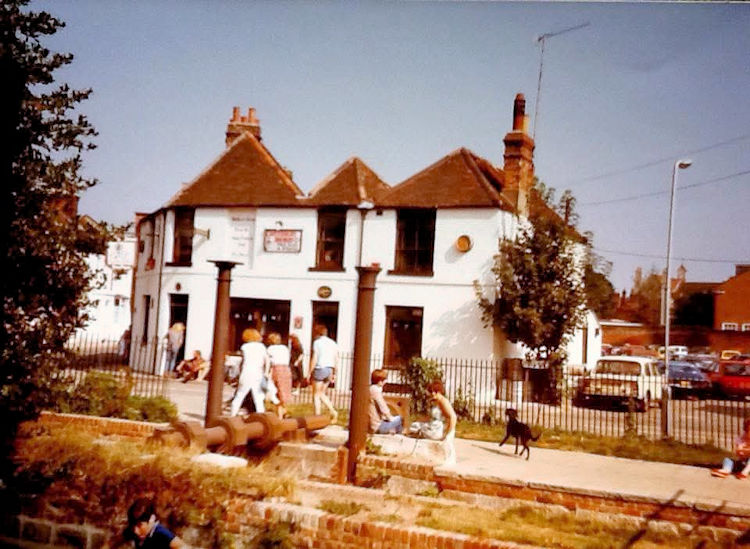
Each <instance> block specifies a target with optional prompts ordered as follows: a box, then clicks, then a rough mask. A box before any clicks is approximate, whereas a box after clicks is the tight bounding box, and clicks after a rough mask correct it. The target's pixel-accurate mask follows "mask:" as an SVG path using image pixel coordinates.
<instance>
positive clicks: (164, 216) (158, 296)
mask: <svg viewBox="0 0 750 549" xmlns="http://www.w3.org/2000/svg"><path fill="white" fill-rule="evenodd" d="M166 234H167V211H166V210H162V213H161V236H160V238H161V252H160V254H159V281H158V286H157V290H156V319H155V320H154V334H155V336H154V340H155V343H154V356H153V359H152V369H153V370H154V371H156V362H157V356H158V355H159V319H160V318H161V309H160V307H161V287H162V284H161V283H162V277H163V274H164V240H165V235H166ZM154 237H156V218H154Z"/></svg>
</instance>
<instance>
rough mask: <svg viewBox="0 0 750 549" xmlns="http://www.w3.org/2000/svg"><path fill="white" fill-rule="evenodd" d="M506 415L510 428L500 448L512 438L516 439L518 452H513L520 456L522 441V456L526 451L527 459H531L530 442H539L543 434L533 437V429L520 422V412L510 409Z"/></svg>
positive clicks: (508, 427) (506, 411)
mask: <svg viewBox="0 0 750 549" xmlns="http://www.w3.org/2000/svg"><path fill="white" fill-rule="evenodd" d="M505 415H506V416H507V417H508V426H507V430H506V431H505V438H504V439H503V441H502V442H501V443H500V446H502V445H503V444H505V441H507V440H508V439H509V438H510V437H515V438H516V451H515V452H513V453H514V454H518V441H519V440H520V441H521V446H522V448H521V454H520V455H521V456H523V451H524V450H526V459H527V460H528V459H529V456H530V455H531V450H529V441H530V440H539V437H540V436H541V433H539V434H538V435H537V436H532V434H531V429H529V426H528V425H526V424H525V423H521V422H520V421H518V419H516V418H517V416H518V412H516V411H515V410H514V409H513V408H508V409H507V410H505Z"/></svg>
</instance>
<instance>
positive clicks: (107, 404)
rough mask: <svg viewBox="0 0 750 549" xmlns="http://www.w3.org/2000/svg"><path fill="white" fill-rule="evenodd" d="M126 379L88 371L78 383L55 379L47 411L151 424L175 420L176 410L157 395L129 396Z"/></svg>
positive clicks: (129, 385) (171, 404)
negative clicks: (148, 422)
mask: <svg viewBox="0 0 750 549" xmlns="http://www.w3.org/2000/svg"><path fill="white" fill-rule="evenodd" d="M131 388H132V383H131V381H130V380H129V379H125V380H118V379H117V378H116V377H115V376H113V375H112V374H106V373H102V372H89V373H88V374H86V377H85V378H84V379H83V381H82V382H81V383H79V384H78V385H75V384H74V383H73V382H72V380H63V379H61V380H59V383H57V384H56V385H55V387H54V390H53V392H52V396H51V399H50V402H48V403H47V405H48V408H50V409H51V410H53V411H55V412H62V413H70V414H84V415H88V416H99V417H116V418H122V419H132V420H136V421H151V422H155V423H163V422H169V421H172V420H174V419H176V418H177V407H176V406H175V405H174V403H172V402H171V401H169V400H167V399H166V398H164V397H161V396H155V397H142V396H136V395H131V394H130V391H131Z"/></svg>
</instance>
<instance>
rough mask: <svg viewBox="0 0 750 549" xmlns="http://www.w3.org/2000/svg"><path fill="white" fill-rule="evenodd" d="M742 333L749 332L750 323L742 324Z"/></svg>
mask: <svg viewBox="0 0 750 549" xmlns="http://www.w3.org/2000/svg"><path fill="white" fill-rule="evenodd" d="M742 331H743V332H750V322H743V323H742Z"/></svg>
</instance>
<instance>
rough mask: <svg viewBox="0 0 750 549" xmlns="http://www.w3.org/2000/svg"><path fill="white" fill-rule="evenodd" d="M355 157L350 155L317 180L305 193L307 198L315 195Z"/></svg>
mask: <svg viewBox="0 0 750 549" xmlns="http://www.w3.org/2000/svg"><path fill="white" fill-rule="evenodd" d="M355 158H357V157H356V156H350V157H349V158H347V159H346V160H344V162H342V163H341V164H340V165H339V166H338V167H337V168H336V169H335V170H333V171H332V172H331V173H329V174H328V175H327V176H325V177H324V178H323V179H321V180H320V181H318V183H316V184H315V186H314V187H313V188H312V189H310V192H309V193H307V197H308V198H312V197H313V196H315V194H316V193H318V192H320V191H321V189H323V188H325V186H326V185H328V183H330V182H331V181H333V180H334V179H336V177H338V175H339V174H340V173H342V172H343V171H344V170H345V169H346V168H348V167H349V165H350V164H352V163H353V162H354V159H355Z"/></svg>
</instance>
